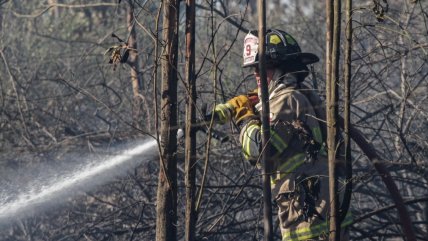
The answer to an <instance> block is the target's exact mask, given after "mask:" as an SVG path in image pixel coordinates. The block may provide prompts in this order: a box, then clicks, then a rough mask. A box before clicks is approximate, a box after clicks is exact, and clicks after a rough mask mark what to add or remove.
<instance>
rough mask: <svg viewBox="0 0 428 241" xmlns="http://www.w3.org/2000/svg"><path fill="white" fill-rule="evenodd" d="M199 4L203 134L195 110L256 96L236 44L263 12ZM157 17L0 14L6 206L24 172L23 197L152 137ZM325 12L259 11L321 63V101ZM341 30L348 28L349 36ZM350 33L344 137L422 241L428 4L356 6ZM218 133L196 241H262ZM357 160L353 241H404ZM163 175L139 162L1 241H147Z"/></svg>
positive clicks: (136, 8)
mask: <svg viewBox="0 0 428 241" xmlns="http://www.w3.org/2000/svg"><path fill="white" fill-rule="evenodd" d="M196 3H197V6H196V26H195V32H196V35H195V49H196V54H195V59H196V66H195V70H196V91H197V102H196V106H197V109H198V112H197V117H198V118H202V115H203V114H202V112H201V108H202V106H203V104H207V105H208V109H210V108H212V107H213V106H214V105H215V103H221V102H224V101H226V100H227V99H229V98H231V97H233V96H235V95H238V94H243V93H246V92H247V91H249V90H251V89H254V88H255V86H256V85H255V81H254V79H253V76H252V73H251V71H249V70H247V69H242V68H241V63H242V39H243V37H244V36H245V34H246V33H247V32H248V29H256V28H257V9H256V1H255V0H249V1H244V0H242V1H238V0H236V1H226V0H224V1H222V0H216V1H215V0H212V1H196ZM184 4H185V3H184V2H181V5H180V14H179V22H178V25H179V42H178V53H179V55H178V58H177V60H178V65H177V71H178V87H177V91H178V99H177V117H178V123H179V124H180V126H181V125H184V120H185V104H186V98H187V94H186V89H185V86H186V84H185V74H184V71H185V41H184V37H185V34H184V29H185V11H184V9H185V6H184ZM160 7H161V4H160V1H152V0H135V1H131V0H130V1H113V0H112V1H107V0H104V1H101V0H85V1H83V0H81V1H78V0H68V1H66V0H63V1H61V0H46V1H16V0H0V89H1V90H0V181H1V182H0V184H1V189H2V195H4V192H5V191H8V192H12V193H15V192H19V189H18V190H10V189H8V188H7V187H8V185H9V183H10V180H15V179H14V178H13V177H14V176H19V175H21V171H20V170H36V171H35V172H34V173H32V175H29V176H20V181H21V182H22V185H25V184H27V185H28V184H29V185H31V181H32V178H33V177H34V176H37V175H43V169H41V168H40V167H43V166H52V165H59V166H61V165H71V166H72V165H73V164H74V163H76V165H77V164H78V163H79V161H80V159H79V158H78V157H79V155H82V154H96V155H100V156H102V155H103V153H104V152H106V150H108V149H109V148H110V147H114V146H117V145H121V144H124V143H132V142H133V141H136V140H141V139H147V138H153V136H156V131H155V130H156V128H157V126H158V121H159V118H160V117H159V115H158V114H156V113H159V111H160V105H159V104H160V100H159V99H160V96H161V89H160V81H161V78H160V76H161V68H160V62H161V59H162V51H163V50H162V48H163V46H164V45H163V44H164V42H163V41H164V40H163V39H162V17H161V15H162V11H161V10H160ZM325 8H326V7H325V2H324V1H309V0H307V1H302V0H300V1H298V0H289V1H280V0H275V1H274V0H272V1H268V5H267V24H268V26H267V27H268V28H278V29H282V30H285V31H287V32H288V33H290V34H291V35H292V36H294V37H295V38H296V39H297V41H298V42H299V44H300V46H301V48H302V49H303V51H305V52H312V53H315V54H317V55H318V56H319V57H320V59H321V62H320V63H318V64H315V65H314V75H311V77H310V78H309V79H308V84H309V85H310V86H313V87H314V83H317V86H315V87H316V89H317V90H318V91H319V93H320V94H321V95H322V96H324V95H325V94H324V93H325V63H324V59H325V18H326V17H325V16H326V14H325ZM346 26H347V21H346V19H345V18H343V21H342V27H343V30H345V29H346ZM352 26H353V38H352V39H353V50H352V70H353V71H352V78H351V81H352V82H351V88H352V89H351V101H352V102H351V107H352V114H351V122H352V123H353V124H354V126H356V127H357V128H358V129H359V130H360V131H361V132H362V133H364V135H365V137H366V139H367V140H369V142H371V143H372V144H373V145H374V147H375V149H376V151H377V153H378V154H379V156H381V157H382V158H383V160H384V162H385V164H387V166H388V170H389V171H390V173H391V175H392V176H393V178H394V181H395V183H396V185H397V186H398V188H399V190H400V193H401V195H402V196H403V198H404V200H405V202H406V206H407V208H408V211H409V214H410V216H411V219H412V222H413V227H414V231H415V233H416V236H417V238H418V240H428V238H427V237H428V224H427V223H428V222H427V220H428V211H427V210H428V208H427V205H428V189H427V188H426V187H427V181H428V180H427V177H428V171H427V157H428V151H427V150H428V149H427V148H428V141H427V135H428V134H427V133H428V122H427V119H428V118H427V117H428V107H427V98H428V94H427V87H428V81H427V76H428V66H427V64H428V63H427V60H428V58H427V56H428V54H427V51H428V2H427V1H415V0H388V1H376V0H374V1H354V5H353V24H352ZM343 32H344V31H343ZM112 34H114V35H115V36H117V37H112ZM119 39H122V40H123V41H124V42H127V47H128V48H130V49H131V50H133V49H135V50H136V51H130V52H129V53H130V55H129V58H128V59H127V60H126V61H125V62H124V63H117V65H116V64H109V58H110V57H111V53H110V54H107V55H105V53H106V51H107V50H108V49H109V48H112V47H113V48H116V49H117V48H118V46H120V45H121V44H123V42H120V41H119ZM113 50H114V49H113ZM119 50H120V51H121V52H120V53H121V54H123V53H124V51H125V49H124V48H119ZM341 79H342V78H341ZM315 87H314V88H315ZM339 87H340V88H342V87H343V84H341V83H339ZM342 104H343V103H342V102H340V103H339V106H342ZM214 128H215V129H217V130H221V131H223V132H226V133H228V134H229V141H228V142H225V143H220V142H218V141H216V140H212V142H210V143H209V145H208V151H207V145H206V144H207V141H208V138H207V136H206V135H205V134H204V133H198V142H197V143H198V148H197V162H196V163H197V164H196V166H195V167H196V169H197V171H196V180H197V181H196V185H197V187H198V188H200V185H201V180H202V176H203V173H204V172H206V182H205V185H204V189H203V190H204V192H203V195H202V197H201V199H200V204H199V205H200V206H199V214H198V220H197V221H196V226H195V228H196V239H197V240H260V238H261V237H262V235H263V229H262V228H263V224H262V219H263V215H262V190H261V183H260V180H261V178H260V172H259V171H258V170H257V169H256V168H254V167H253V166H251V165H250V164H249V163H246V162H245V161H244V160H243V159H242V157H241V155H240V150H239V145H238V141H237V139H238V136H237V135H238V132H237V130H236V128H235V127H234V126H223V127H221V126H215V127H214ZM182 144H183V143H179V145H178V154H177V156H178V172H177V173H178V174H177V175H178V178H177V180H178V183H177V192H178V200H177V206H178V213H177V216H178V222H177V237H178V239H182V238H183V237H184V223H185V221H184V220H185V215H184V210H185V208H184V207H185V188H184V160H183V145H182ZM208 153H209V155H208ZM352 157H353V159H352V161H353V171H354V177H353V182H354V187H353V194H352V201H351V207H350V208H351V210H352V213H353V216H354V218H355V219H354V223H353V224H352V225H351V227H350V234H351V240H401V239H402V236H403V234H402V231H401V228H400V223H399V221H398V220H399V219H398V217H397V213H396V210H395V209H394V208H393V207H392V206H391V205H393V202H392V201H391V197H390V194H389V193H388V191H387V190H386V188H385V186H384V184H383V182H382V179H381V177H380V176H379V174H378V173H377V172H376V170H375V169H374V168H373V164H372V163H371V162H370V161H369V160H368V159H367V157H366V156H365V155H364V154H363V153H362V152H361V151H360V150H359V149H358V147H356V146H353V152H352ZM206 160H209V162H207V164H205V161H206ZM64 162H66V163H65V164H64ZM158 172H159V158H155V157H153V158H152V159H150V160H145V161H143V162H142V163H141V164H140V165H139V166H138V167H137V168H135V169H132V170H130V171H128V172H127V173H126V175H123V176H122V177H115V178H112V180H111V181H109V182H108V183H105V184H102V185H98V186H97V187H96V188H94V189H91V190H82V191H76V193H75V195H70V196H69V197H67V198H64V199H63V200H61V201H58V203H56V205H54V207H53V208H49V209H48V210H43V211H40V212H34V213H32V212H30V213H29V214H26V215H24V216H23V217H22V218H20V219H18V220H14V221H11V222H8V223H7V224H2V226H0V240H155V234H156V232H155V231H156V230H155V224H156V200H157V199H156V191H157V184H158ZM199 190H200V189H199ZM20 215H21V214H20ZM22 215H23V214H22ZM18 216H19V215H18ZM277 225H278V224H277V223H276V222H275V225H274V228H275V230H276V234H275V235H276V236H277V237H279V233H278V226H277Z"/></svg>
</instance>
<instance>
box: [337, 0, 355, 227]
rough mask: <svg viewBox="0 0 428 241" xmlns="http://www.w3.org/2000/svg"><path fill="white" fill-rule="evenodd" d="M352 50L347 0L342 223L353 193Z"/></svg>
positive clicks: (350, 7)
mask: <svg viewBox="0 0 428 241" xmlns="http://www.w3.org/2000/svg"><path fill="white" fill-rule="evenodd" d="M351 52H352V0H346V42H345V53H344V55H345V69H344V71H343V72H344V73H343V78H344V82H345V90H344V98H345V100H344V105H345V108H344V127H343V132H344V133H345V136H344V142H345V172H346V175H345V176H346V180H345V182H346V186H345V193H344V198H343V203H342V205H341V206H340V221H339V223H341V222H342V221H343V220H344V219H345V216H346V214H347V212H348V209H349V206H350V203H351V194H352V159H351V136H350V134H349V124H350V123H351Z"/></svg>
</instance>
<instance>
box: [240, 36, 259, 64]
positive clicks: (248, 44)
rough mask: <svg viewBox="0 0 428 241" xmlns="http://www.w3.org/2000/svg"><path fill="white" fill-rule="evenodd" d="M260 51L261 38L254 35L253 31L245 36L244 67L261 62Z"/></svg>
mask: <svg viewBox="0 0 428 241" xmlns="http://www.w3.org/2000/svg"><path fill="white" fill-rule="evenodd" d="M258 51H259V38H258V37H257V36H256V35H254V34H253V33H252V32H251V31H250V32H249V33H248V34H247V36H245V39H244V52H243V58H244V66H243V67H251V66H255V65H257V64H258V62H259V58H258Z"/></svg>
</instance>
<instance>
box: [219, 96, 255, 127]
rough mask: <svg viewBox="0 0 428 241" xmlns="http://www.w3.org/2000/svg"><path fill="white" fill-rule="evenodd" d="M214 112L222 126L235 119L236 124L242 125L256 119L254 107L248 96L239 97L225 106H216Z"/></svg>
mask: <svg viewBox="0 0 428 241" xmlns="http://www.w3.org/2000/svg"><path fill="white" fill-rule="evenodd" d="M214 112H215V113H216V115H217V117H218V120H219V122H220V123H221V124H224V123H226V122H227V121H230V120H231V118H233V119H235V121H236V124H238V125H240V124H241V123H242V122H243V121H244V120H248V119H253V118H255V114H254V111H253V107H252V105H251V102H250V100H249V98H248V97H247V96H246V95H239V96H236V97H234V98H232V99H230V100H228V101H227V102H226V103H225V104H219V105H216V107H215V108H214Z"/></svg>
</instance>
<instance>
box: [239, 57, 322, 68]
mask: <svg viewBox="0 0 428 241" xmlns="http://www.w3.org/2000/svg"><path fill="white" fill-rule="evenodd" d="M288 56H289V57H290V61H293V60H291V59H294V60H300V61H301V63H302V64H304V65H308V64H314V63H317V62H319V61H320V59H319V58H318V56H316V55H315V54H312V53H295V54H289V55H288ZM258 64H259V60H258V58H257V59H256V61H254V62H252V63H250V64H245V65H242V68H249V67H255V66H257V65H258Z"/></svg>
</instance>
